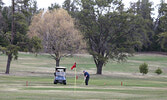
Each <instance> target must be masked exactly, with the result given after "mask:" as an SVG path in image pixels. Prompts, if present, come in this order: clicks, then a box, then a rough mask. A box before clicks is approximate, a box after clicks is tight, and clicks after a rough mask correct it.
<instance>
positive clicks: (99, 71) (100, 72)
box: [96, 61, 104, 75]
mask: <svg viewBox="0 0 167 100" xmlns="http://www.w3.org/2000/svg"><path fill="white" fill-rule="evenodd" d="M103 64H104V63H103V62H101V61H99V62H98V64H97V65H96V67H97V73H96V74H99V75H101V74H102V67H103Z"/></svg>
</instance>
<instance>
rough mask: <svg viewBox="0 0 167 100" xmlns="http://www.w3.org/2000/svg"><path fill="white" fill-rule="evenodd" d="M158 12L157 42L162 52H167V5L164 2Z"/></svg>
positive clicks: (162, 0) (162, 1)
mask: <svg viewBox="0 0 167 100" xmlns="http://www.w3.org/2000/svg"><path fill="white" fill-rule="evenodd" d="M158 12H159V15H158V18H157V20H156V25H155V31H156V37H157V38H156V41H157V42H158V43H157V45H159V46H160V48H161V50H163V51H167V3H165V2H164V0H161V4H160V7H159V10H158Z"/></svg>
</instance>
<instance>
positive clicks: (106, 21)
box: [77, 0, 140, 74]
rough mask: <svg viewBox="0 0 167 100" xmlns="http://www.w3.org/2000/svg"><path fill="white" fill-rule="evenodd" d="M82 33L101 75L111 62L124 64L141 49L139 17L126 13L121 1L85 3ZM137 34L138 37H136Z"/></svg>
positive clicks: (109, 0) (81, 21) (79, 17)
mask: <svg viewBox="0 0 167 100" xmlns="http://www.w3.org/2000/svg"><path fill="white" fill-rule="evenodd" d="M80 4H81V11H80V13H79V14H78V17H77V18H78V20H79V22H80V27H81V31H82V33H83V34H84V38H85V39H86V41H87V45H88V51H89V53H90V54H91V55H92V56H93V59H94V62H95V64H96V67H97V74H102V68H103V66H104V65H105V64H106V63H107V61H108V59H112V60H118V61H123V60H125V59H126V58H127V57H128V56H129V55H131V54H132V53H133V52H134V47H135V46H138V42H140V41H138V39H139V38H138V37H137V36H138V35H137V34H133V32H132V31H133V30H135V28H136V25H135V17H134V16H133V15H132V14H129V13H127V12H125V11H124V8H123V4H122V2H121V0H95V1H93V0H81V1H80ZM136 35H137V36H136Z"/></svg>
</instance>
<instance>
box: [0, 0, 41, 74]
mask: <svg viewBox="0 0 167 100" xmlns="http://www.w3.org/2000/svg"><path fill="white" fill-rule="evenodd" d="M29 4H30V0H12V7H4V8H3V11H2V16H3V19H4V23H5V24H4V25H3V26H4V27H3V28H2V30H3V31H1V32H2V34H1V35H0V41H1V47H0V50H1V51H3V52H4V53H6V55H7V56H8V60H7V66H6V74H9V72H10V64H11V61H12V59H13V58H14V59H17V57H18V51H25V49H26V48H28V47H30V46H29V45H28V47H26V45H27V44H28V42H30V39H28V37H27V35H26V34H27V31H28V25H29V23H30V20H29V18H30V17H32V14H33V13H32V12H31V11H32V10H31V6H30V5H29ZM36 42H39V43H40V41H36ZM33 43H34V42H33ZM31 45H33V44H31Z"/></svg>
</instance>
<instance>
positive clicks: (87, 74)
mask: <svg viewBox="0 0 167 100" xmlns="http://www.w3.org/2000/svg"><path fill="white" fill-rule="evenodd" d="M83 73H84V77H85V85H88V81H89V78H90V75H89V73H88V72H86V71H83Z"/></svg>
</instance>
